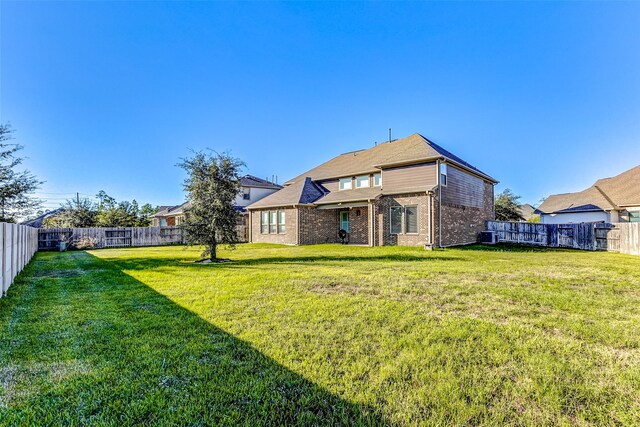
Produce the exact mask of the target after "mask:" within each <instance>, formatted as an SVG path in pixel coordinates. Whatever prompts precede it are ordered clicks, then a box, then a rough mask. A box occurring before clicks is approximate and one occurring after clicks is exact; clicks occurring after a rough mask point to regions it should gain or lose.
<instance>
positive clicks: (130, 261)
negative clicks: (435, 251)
mask: <svg viewBox="0 0 640 427" xmlns="http://www.w3.org/2000/svg"><path fill="white" fill-rule="evenodd" d="M230 258H231V261H230V262H226V263H213V264H207V263H204V264H203V263H194V262H193V261H195V259H193V260H192V259H175V258H124V259H118V260H117V263H118V265H120V267H121V268H122V269H123V270H143V269H149V268H158V267H166V266H168V265H180V266H185V267H188V266H191V267H194V268H222V269H225V268H238V267H245V266H257V265H267V264H311V265H312V264H313V263H326V262H344V263H349V262H354V261H355V262H384V261H389V262H409V261H410V262H428V263H438V262H441V261H442V262H446V261H467V260H466V259H465V258H462V257H451V256H436V257H428V256H424V257H422V256H415V255H402V254H390V255H379V256H378V255H376V256H366V255H365V256H352V255H349V256H340V255H336V256H332V255H310V256H281V257H261V258H246V259H234V258H233V254H231V255H230ZM300 268H304V265H301V266H300Z"/></svg>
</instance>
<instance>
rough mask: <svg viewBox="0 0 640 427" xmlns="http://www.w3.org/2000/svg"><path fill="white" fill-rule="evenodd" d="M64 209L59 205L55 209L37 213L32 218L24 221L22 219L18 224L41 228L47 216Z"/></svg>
mask: <svg viewBox="0 0 640 427" xmlns="http://www.w3.org/2000/svg"><path fill="white" fill-rule="evenodd" d="M62 211H64V208H62V207H60V208H57V209H53V210H50V211H47V212H45V213H43V214H40V215H38V216H37V217H35V218H32V219H28V220H26V221H22V222H21V223H20V225H27V226H29V227H34V228H42V225H43V224H44V220H45V219H47V218H49V217H50V216H54V215H57V214H59V213H60V212H62Z"/></svg>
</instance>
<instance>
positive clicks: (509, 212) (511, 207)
mask: <svg viewBox="0 0 640 427" xmlns="http://www.w3.org/2000/svg"><path fill="white" fill-rule="evenodd" d="M519 201H520V196H516V195H515V194H513V192H512V191H511V190H509V189H508V188H507V189H505V190H504V191H502V193H500V194H498V196H497V197H496V201H495V209H496V219H497V220H498V221H524V218H523V217H522V215H521V214H520V203H519Z"/></svg>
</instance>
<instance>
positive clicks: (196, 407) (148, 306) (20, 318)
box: [0, 252, 385, 426]
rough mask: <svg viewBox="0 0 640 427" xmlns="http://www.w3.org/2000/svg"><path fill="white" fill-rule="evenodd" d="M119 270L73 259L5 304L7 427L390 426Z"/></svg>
mask: <svg viewBox="0 0 640 427" xmlns="http://www.w3.org/2000/svg"><path fill="white" fill-rule="evenodd" d="M120 268H121V263H120V262H110V261H105V260H101V259H98V258H96V257H94V256H92V255H90V254H87V253H86V252H72V253H63V254H59V253H57V254H56V253H51V254H38V255H37V256H36V258H35V259H34V261H33V263H32V264H31V265H30V266H29V267H28V268H27V270H25V274H23V275H22V276H21V277H20V279H19V280H18V282H17V283H16V284H15V285H14V286H13V287H12V289H11V292H10V295H9V296H8V298H6V299H5V300H4V301H2V303H0V308H2V310H1V311H3V312H4V313H1V315H0V384H3V385H4V386H5V387H4V392H3V391H2V390H0V420H3V421H1V422H0V424H3V423H7V424H8V425H14V424H15V425H18V424H22V425H30V424H40V425H47V424H50V425H58V424H70V425H83V424H84V425H105V424H108V425H141V424H142V425H233V426H236V425H269V426H278V425H383V424H385V422H384V420H383V418H382V417H381V416H380V415H379V414H377V413H376V412H375V411H373V410H372V409H371V408H369V407H366V406H363V405H358V404H354V403H351V402H348V401H345V400H343V399H341V398H340V397H339V396H337V395H335V394H333V393H331V392H329V391H327V390H325V389H323V388H322V387H320V386H318V385H317V384H314V383H313V382H311V381H309V380H307V379H305V378H304V377H302V376H301V375H299V374H296V373H295V372H292V371H290V370H289V369H287V368H286V367H284V366H282V365H280V364H279V363H277V362H276V361H274V360H272V359H270V358H269V357H267V356H265V355H263V354H262V353H260V352H259V351H258V350H256V349H255V348H253V347H252V346H251V345H249V344H248V343H246V342H244V341H242V340H240V339H238V338H235V337H234V336H232V335H230V334H228V333H226V332H225V331H223V330H221V329H219V328H217V327H215V326H214V325H212V324H210V323H208V322H206V321H205V320H203V319H201V318H200V317H198V316H197V315H196V314H194V313H192V312H190V311H189V310H187V309H185V308H182V307H180V306H178V305H176V304H175V303H174V302H173V301H171V300H170V299H168V298H166V297H164V296H163V295H161V294H159V293H157V292H155V291H154V290H152V289H151V288H149V287H148V286H146V285H145V284H144V283H142V282H139V281H137V280H136V279H134V278H132V277H131V276H129V275H127V274H124V273H123V272H122V271H120ZM78 269H80V270H82V271H83V272H84V274H76V273H77V270H78ZM46 270H52V271H59V272H62V273H63V272H64V271H66V270H73V271H74V274H69V275H67V274H55V275H43V274H36V272H41V271H46ZM3 403H4V404H3ZM7 424H5V425H7Z"/></svg>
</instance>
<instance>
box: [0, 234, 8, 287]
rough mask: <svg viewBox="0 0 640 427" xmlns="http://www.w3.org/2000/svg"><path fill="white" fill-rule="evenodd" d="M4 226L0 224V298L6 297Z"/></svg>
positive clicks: (5, 242)
mask: <svg viewBox="0 0 640 427" xmlns="http://www.w3.org/2000/svg"><path fill="white" fill-rule="evenodd" d="M6 225H7V224H5V223H4V222H3V223H1V224H0V233H2V238H1V241H0V243H1V244H2V276H1V278H2V281H1V282H0V297H3V296H5V295H7V285H6V281H7V277H6V276H7V265H6V264H7V241H6V239H5V236H6V233H5V228H6Z"/></svg>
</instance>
